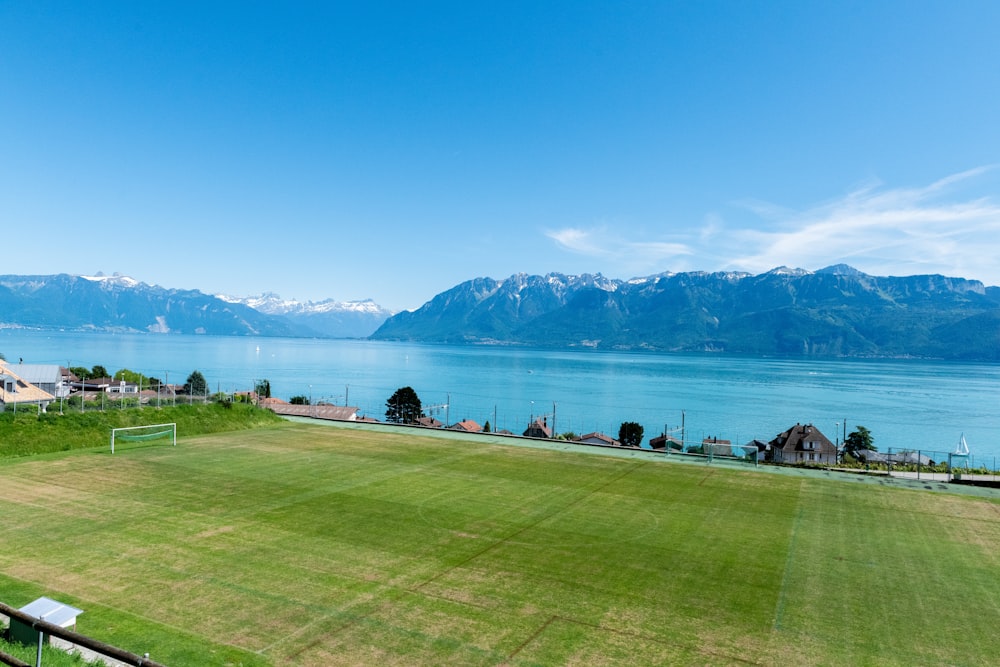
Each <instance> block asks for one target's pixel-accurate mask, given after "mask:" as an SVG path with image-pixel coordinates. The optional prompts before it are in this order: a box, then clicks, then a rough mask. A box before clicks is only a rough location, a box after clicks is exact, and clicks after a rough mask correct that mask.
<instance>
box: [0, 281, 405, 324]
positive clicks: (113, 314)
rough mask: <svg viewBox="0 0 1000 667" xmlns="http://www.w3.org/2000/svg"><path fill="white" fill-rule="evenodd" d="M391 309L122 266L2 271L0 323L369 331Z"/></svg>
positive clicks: (365, 302) (372, 304)
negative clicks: (152, 275)
mask: <svg viewBox="0 0 1000 667" xmlns="http://www.w3.org/2000/svg"><path fill="white" fill-rule="evenodd" d="M391 314H392V313H390V312H389V311H387V310H385V309H384V308H381V307H380V306H378V305H377V304H375V303H374V302H372V301H359V302H349V303H339V302H337V301H334V300H332V299H331V300H326V301H321V302H319V303H312V302H306V303H299V302H296V301H282V300H281V299H280V298H279V297H277V295H273V294H272V295H263V296H260V297H252V298H249V299H237V298H232V297H225V298H222V297H218V296H213V295H209V294H205V293H203V292H200V291H198V290H178V289H166V288H163V287H160V286H158V285H148V284H146V283H144V282H141V281H139V280H136V279H134V278H131V277H129V276H124V275H121V274H118V273H116V274H113V275H110V276H106V275H104V274H102V273H98V274H96V275H93V276H72V275H67V274H59V275H47V276H12V275H8V276H0V327H27V328H38V329H67V330H91V331H137V332H144V333H185V334H217V335H233V336H239V335H258V336H310V337H321V338H359V337H360V338H363V337H367V336H369V335H370V334H371V333H373V332H374V331H375V330H376V329H378V327H379V325H381V324H382V322H384V321H385V319H386V318H387V317H389V316H390V315H391Z"/></svg>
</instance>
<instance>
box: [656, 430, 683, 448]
mask: <svg viewBox="0 0 1000 667" xmlns="http://www.w3.org/2000/svg"><path fill="white" fill-rule="evenodd" d="M649 446H650V447H651V448H653V449H654V450H657V451H664V450H668V449H669V450H671V451H675V452H679V451H682V450H683V449H684V444H683V443H682V442H681V440H680V438H676V437H674V436H672V435H666V434H665V433H661V434H660V435H658V436H656V437H655V438H650V439H649Z"/></svg>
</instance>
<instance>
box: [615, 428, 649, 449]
mask: <svg viewBox="0 0 1000 667" xmlns="http://www.w3.org/2000/svg"><path fill="white" fill-rule="evenodd" d="M642 430H643V429H642V426H641V425H640V424H636V423H635V422H622V425H621V426H620V427H618V442H620V443H622V447H638V446H639V445H641V444H642Z"/></svg>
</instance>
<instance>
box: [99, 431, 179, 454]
mask: <svg viewBox="0 0 1000 667" xmlns="http://www.w3.org/2000/svg"><path fill="white" fill-rule="evenodd" d="M157 438H170V444H172V445H173V446H174V447H176V446H177V424H152V425H150V426H124V427H122V428H113V429H111V453H112V454H114V453H115V441H119V442H136V441H144V440H156V439H157Z"/></svg>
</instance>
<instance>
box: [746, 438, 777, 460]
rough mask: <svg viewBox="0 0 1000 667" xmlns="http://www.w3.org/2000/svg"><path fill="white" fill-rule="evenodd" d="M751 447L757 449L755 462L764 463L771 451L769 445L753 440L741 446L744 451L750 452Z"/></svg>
mask: <svg viewBox="0 0 1000 667" xmlns="http://www.w3.org/2000/svg"><path fill="white" fill-rule="evenodd" d="M751 447H756V448H757V460H758V461H764V460H766V459H767V453H768V451H770V449H771V445H769V444H767V443H766V442H764V441H763V440H757V439H753V440H751V441H750V442H748V443H747V444H745V445H743V449H744V451H750V448H751Z"/></svg>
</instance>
